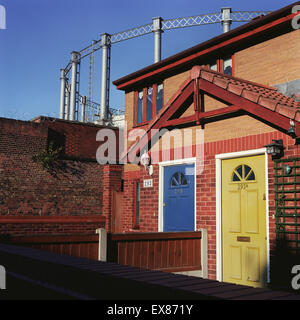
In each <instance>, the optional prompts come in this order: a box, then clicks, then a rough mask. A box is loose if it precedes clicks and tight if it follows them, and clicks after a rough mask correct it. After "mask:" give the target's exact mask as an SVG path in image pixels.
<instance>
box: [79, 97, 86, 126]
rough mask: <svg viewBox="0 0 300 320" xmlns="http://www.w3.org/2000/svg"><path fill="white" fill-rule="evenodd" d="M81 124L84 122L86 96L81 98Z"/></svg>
mask: <svg viewBox="0 0 300 320" xmlns="http://www.w3.org/2000/svg"><path fill="white" fill-rule="evenodd" d="M80 102H81V117H80V120H81V122H85V107H86V96H83V97H81V101H80Z"/></svg>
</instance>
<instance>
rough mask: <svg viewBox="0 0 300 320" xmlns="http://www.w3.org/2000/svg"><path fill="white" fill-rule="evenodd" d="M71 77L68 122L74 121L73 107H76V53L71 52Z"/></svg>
mask: <svg viewBox="0 0 300 320" xmlns="http://www.w3.org/2000/svg"><path fill="white" fill-rule="evenodd" d="M71 63H72V76H71V96H70V118H69V119H70V120H75V107H76V76H77V64H78V52H75V51H73V52H72V58H71Z"/></svg>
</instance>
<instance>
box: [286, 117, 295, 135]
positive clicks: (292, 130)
mask: <svg viewBox="0 0 300 320" xmlns="http://www.w3.org/2000/svg"><path fill="white" fill-rule="evenodd" d="M287 133H288V135H289V136H291V137H292V138H296V129H295V122H294V121H293V120H290V128H289V130H288V132H287Z"/></svg>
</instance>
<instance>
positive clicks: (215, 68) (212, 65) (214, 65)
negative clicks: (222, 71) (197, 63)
mask: <svg viewBox="0 0 300 320" xmlns="http://www.w3.org/2000/svg"><path fill="white" fill-rule="evenodd" d="M210 69H211V70H214V71H218V67H217V64H216V63H215V64H211V65H210Z"/></svg>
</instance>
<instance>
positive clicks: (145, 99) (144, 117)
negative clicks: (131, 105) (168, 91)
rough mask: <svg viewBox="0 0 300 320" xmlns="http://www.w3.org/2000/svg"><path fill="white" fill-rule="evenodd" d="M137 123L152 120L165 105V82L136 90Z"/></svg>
mask: <svg viewBox="0 0 300 320" xmlns="http://www.w3.org/2000/svg"><path fill="white" fill-rule="evenodd" d="M135 106H136V107H135V124H136V125H140V124H145V123H147V122H148V121H150V120H152V119H153V117H155V116H156V115H157V114H158V112H159V111H160V110H161V108H162V107H163V84H162V83H158V84H154V85H152V86H149V87H147V88H143V89H142V90H140V91H137V92H136V98H135Z"/></svg>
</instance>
